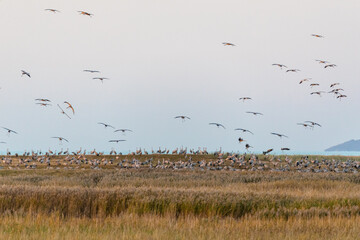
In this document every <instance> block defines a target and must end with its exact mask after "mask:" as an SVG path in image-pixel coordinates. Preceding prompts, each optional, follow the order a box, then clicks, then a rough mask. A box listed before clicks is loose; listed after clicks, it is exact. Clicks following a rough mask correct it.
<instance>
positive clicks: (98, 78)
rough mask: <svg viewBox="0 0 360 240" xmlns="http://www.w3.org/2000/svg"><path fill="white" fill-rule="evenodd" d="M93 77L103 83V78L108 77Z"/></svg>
mask: <svg viewBox="0 0 360 240" xmlns="http://www.w3.org/2000/svg"><path fill="white" fill-rule="evenodd" d="M93 79H95V80H100V81H101V83H104V80H108V78H106V77H94V78H93Z"/></svg>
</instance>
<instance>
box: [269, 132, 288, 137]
mask: <svg viewBox="0 0 360 240" xmlns="http://www.w3.org/2000/svg"><path fill="white" fill-rule="evenodd" d="M270 134H272V135H275V136H278V137H279V138H282V137H286V138H289V137H288V136H286V135H284V134H280V133H274V132H272V133H270Z"/></svg>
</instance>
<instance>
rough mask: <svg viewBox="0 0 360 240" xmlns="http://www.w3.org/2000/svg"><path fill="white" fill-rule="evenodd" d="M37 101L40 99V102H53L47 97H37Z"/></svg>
mask: <svg viewBox="0 0 360 240" xmlns="http://www.w3.org/2000/svg"><path fill="white" fill-rule="evenodd" d="M35 101H40V102H51V101H50V100H49V99H46V98H37V99H35Z"/></svg>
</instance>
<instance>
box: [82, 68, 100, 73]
mask: <svg viewBox="0 0 360 240" xmlns="http://www.w3.org/2000/svg"><path fill="white" fill-rule="evenodd" d="M84 72H89V73H100V71H97V70H89V69H86V70H84Z"/></svg>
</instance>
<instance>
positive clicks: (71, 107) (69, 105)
mask: <svg viewBox="0 0 360 240" xmlns="http://www.w3.org/2000/svg"><path fill="white" fill-rule="evenodd" d="M64 103H65V104H67V105H68V106H67V108H70V109H71V110H72V112H73V114H74V115H75V110H74V108H73V106H72V105H71V104H70V103H69V102H67V101H65V102H64Z"/></svg>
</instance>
